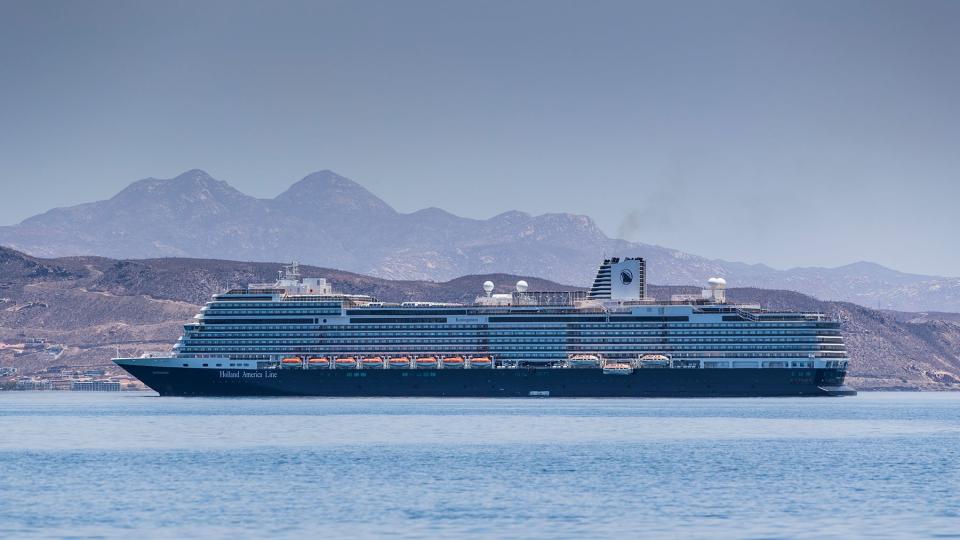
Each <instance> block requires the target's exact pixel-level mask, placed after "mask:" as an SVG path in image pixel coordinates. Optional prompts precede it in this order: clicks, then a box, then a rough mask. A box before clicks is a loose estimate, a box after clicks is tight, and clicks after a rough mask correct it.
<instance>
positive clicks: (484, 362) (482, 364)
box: [470, 356, 493, 368]
mask: <svg viewBox="0 0 960 540" xmlns="http://www.w3.org/2000/svg"><path fill="white" fill-rule="evenodd" d="M470 367H472V368H488V367H493V360H491V359H489V358H487V357H486V356H481V357H479V358H471V359H470Z"/></svg>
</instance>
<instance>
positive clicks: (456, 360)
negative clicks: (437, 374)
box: [442, 356, 466, 369]
mask: <svg viewBox="0 0 960 540" xmlns="http://www.w3.org/2000/svg"><path fill="white" fill-rule="evenodd" d="M442 363H443V369H463V367H464V366H465V365H466V362H464V361H463V358H461V357H459V356H451V357H448V358H444V359H443V360H442Z"/></svg>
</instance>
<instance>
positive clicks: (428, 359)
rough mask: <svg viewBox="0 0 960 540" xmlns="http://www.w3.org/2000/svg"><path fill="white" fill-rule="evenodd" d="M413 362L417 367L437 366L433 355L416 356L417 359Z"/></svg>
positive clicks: (429, 367) (428, 367)
mask: <svg viewBox="0 0 960 540" xmlns="http://www.w3.org/2000/svg"><path fill="white" fill-rule="evenodd" d="M414 364H415V365H416V367H417V369H431V368H436V367H437V359H436V358H434V357H432V356H423V357H420V358H417V360H416V362H414Z"/></svg>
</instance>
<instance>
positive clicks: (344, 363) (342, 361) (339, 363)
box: [333, 356, 357, 369]
mask: <svg viewBox="0 0 960 540" xmlns="http://www.w3.org/2000/svg"><path fill="white" fill-rule="evenodd" d="M333 364H334V365H335V366H336V367H337V369H356V367H357V359H356V358H353V357H352V356H347V357H345V358H337V360H336V361H335V362H334V363H333Z"/></svg>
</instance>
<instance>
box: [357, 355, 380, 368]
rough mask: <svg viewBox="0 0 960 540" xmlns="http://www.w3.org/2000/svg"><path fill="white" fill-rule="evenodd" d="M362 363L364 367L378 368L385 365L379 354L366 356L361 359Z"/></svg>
mask: <svg viewBox="0 0 960 540" xmlns="http://www.w3.org/2000/svg"><path fill="white" fill-rule="evenodd" d="M360 364H361V365H362V366H363V369H377V368H382V367H383V358H380V357H379V356H374V357H372V358H364V359H363V360H361V361H360Z"/></svg>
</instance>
